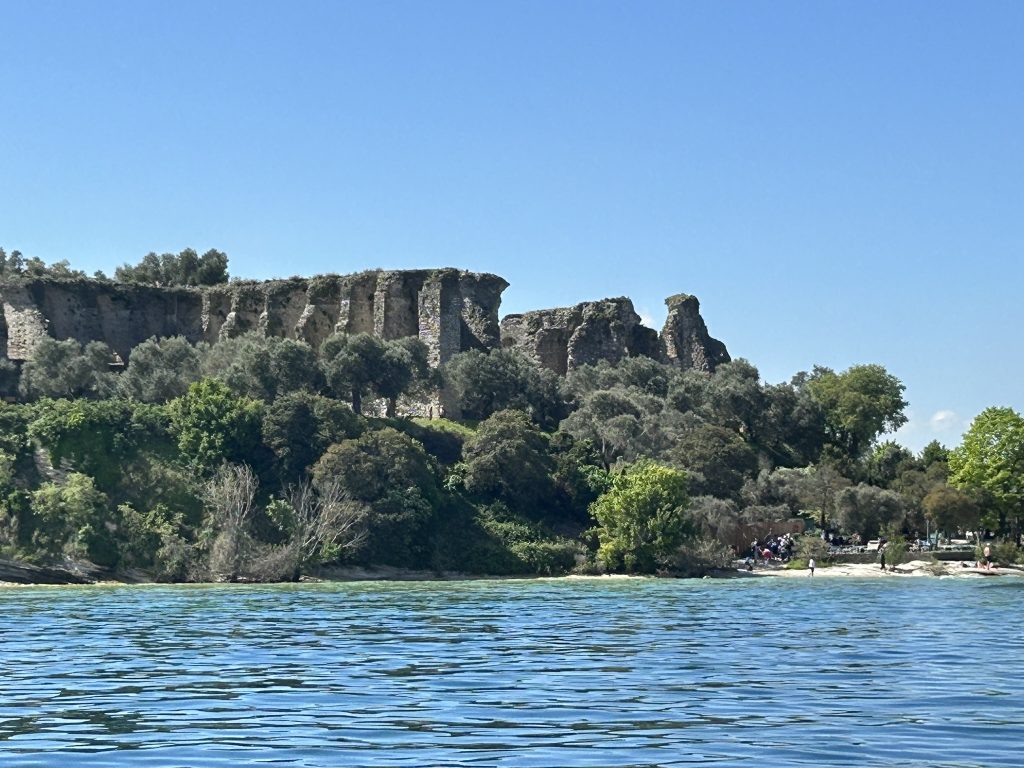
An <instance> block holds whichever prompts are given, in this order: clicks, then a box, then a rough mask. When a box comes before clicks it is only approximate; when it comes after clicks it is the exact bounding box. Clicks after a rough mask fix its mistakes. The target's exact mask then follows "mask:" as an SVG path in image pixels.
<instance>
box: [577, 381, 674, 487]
mask: <svg viewBox="0 0 1024 768" xmlns="http://www.w3.org/2000/svg"><path fill="white" fill-rule="evenodd" d="M662 407H663V403H662V401H660V400H658V399H657V398H655V397H652V396H650V395H646V394H644V393H642V392H639V391H636V390H627V389H622V388H615V389H601V390H597V391H595V392H591V393H589V394H587V395H586V396H585V397H584V399H583V401H582V402H581V403H580V406H579V408H577V409H576V410H575V411H573V412H572V413H571V414H570V415H569V417H568V418H567V419H565V421H563V422H562V425H561V429H562V430H564V431H565V432H568V433H569V434H570V435H572V436H573V437H575V438H576V439H577V440H589V441H591V442H592V443H593V445H594V447H595V448H596V449H597V451H598V453H599V454H600V456H601V461H602V462H604V467H605V469H606V470H607V469H610V468H611V465H612V464H613V463H614V462H615V461H617V460H619V459H624V460H625V461H634V460H636V459H638V458H639V457H640V456H643V455H648V456H650V455H652V454H656V453H658V452H659V451H660V449H661V448H662V447H663V446H662V444H661V441H660V439H659V438H660V437H661V436H662V435H661V432H660V430H659V428H658V426H659V425H658V417H659V415H660V414H661V410H662Z"/></svg>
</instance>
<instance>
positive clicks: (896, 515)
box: [836, 483, 903, 540]
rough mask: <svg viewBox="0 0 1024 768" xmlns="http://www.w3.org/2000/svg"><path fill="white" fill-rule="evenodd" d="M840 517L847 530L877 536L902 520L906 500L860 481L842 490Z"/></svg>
mask: <svg viewBox="0 0 1024 768" xmlns="http://www.w3.org/2000/svg"><path fill="white" fill-rule="evenodd" d="M836 517H837V518H838V521H839V525H840V526H841V527H842V528H843V529H844V530H845V531H847V532H850V533H853V532H856V533H859V534H860V535H861V536H863V537H864V539H865V540H868V539H874V538H877V537H878V534H879V533H880V532H881V530H882V529H883V528H885V527H888V526H891V525H894V524H897V525H898V524H901V523H902V521H903V501H902V499H901V498H900V495H899V494H898V493H895V492H893V491H887V490H884V489H882V488H878V487H876V486H874V485H866V484H865V483H859V484H858V485H855V486H852V487H849V488H844V489H843V490H841V491H840V492H839V495H838V496H837V498H836Z"/></svg>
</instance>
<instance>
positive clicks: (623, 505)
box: [590, 460, 693, 573]
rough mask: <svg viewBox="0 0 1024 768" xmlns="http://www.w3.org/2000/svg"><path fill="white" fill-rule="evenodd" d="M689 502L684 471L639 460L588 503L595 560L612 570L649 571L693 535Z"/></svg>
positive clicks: (652, 570) (654, 568) (660, 563)
mask: <svg viewBox="0 0 1024 768" xmlns="http://www.w3.org/2000/svg"><path fill="white" fill-rule="evenodd" d="M688 504H689V495H688V493H687V490H686V473H685V472H683V471H682V470H678V469H671V468H670V467H665V466H662V465H659V464H656V463H654V462H652V461H649V460H642V461H639V462H637V463H636V464H634V465H633V466H632V467H630V468H629V469H628V470H627V471H625V472H623V473H622V474H620V475H617V476H616V477H615V478H614V479H613V480H612V487H611V489H610V490H609V491H607V492H606V493H604V494H602V495H601V497H600V498H598V500H597V501H595V502H594V503H593V504H592V505H591V508H590V509H591V514H593V516H594V518H595V520H597V524H598V528H597V536H598V540H599V541H600V547H599V549H598V553H597V556H598V559H599V560H600V561H601V562H602V563H603V564H604V565H605V567H607V568H608V569H610V570H613V571H616V570H625V571H630V572H633V571H636V572H639V573H653V572H654V571H656V570H657V569H658V568H659V567H661V566H662V565H663V564H664V563H665V562H666V561H667V558H668V557H669V556H670V555H672V553H673V552H675V550H676V549H677V548H678V547H679V546H680V545H681V544H682V543H683V542H684V541H685V540H686V539H687V538H688V537H690V536H691V535H692V534H693V526H692V524H691V522H690V520H689V519H688V517H687V515H686V508H687V506H688Z"/></svg>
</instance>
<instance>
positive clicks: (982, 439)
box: [949, 408, 1024, 543]
mask: <svg viewBox="0 0 1024 768" xmlns="http://www.w3.org/2000/svg"><path fill="white" fill-rule="evenodd" d="M949 469H950V475H949V482H950V484H951V485H954V486H956V487H957V488H961V489H964V490H968V489H975V490H979V491H984V492H985V493H986V494H988V495H989V498H991V499H992V506H993V511H994V512H995V515H996V518H997V519H991V518H990V519H989V520H988V521H987V524H991V526H992V527H998V528H999V529H1000V530H1002V531H1007V530H1009V528H1011V527H1012V529H1013V534H1014V538H1015V539H1016V540H1017V541H1018V543H1019V541H1020V515H1021V505H1022V504H1024V418H1021V416H1020V414H1018V413H1017V412H1016V411H1015V410H1013V409H1012V408H986V409H985V410H984V411H982V412H981V413H980V414H978V416H977V417H976V418H975V419H974V421H973V422H971V426H970V427H969V428H968V430H967V432H966V433H965V434H964V439H963V442H962V443H961V444H960V446H959V447H958V448H955V449H953V451H952V452H950V454H949ZM1011 520H1012V521H1013V522H1012V525H1011V524H1010V521H1011Z"/></svg>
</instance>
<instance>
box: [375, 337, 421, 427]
mask: <svg viewBox="0 0 1024 768" xmlns="http://www.w3.org/2000/svg"><path fill="white" fill-rule="evenodd" d="M427 352H428V351H427V345H426V344H424V343H423V342H422V341H420V340H419V339H418V338H417V337H415V336H406V337H405V338H402V339H394V340H391V341H385V342H384V354H383V355H382V356H381V361H380V372H379V374H378V375H377V376H376V377H374V380H373V381H371V382H370V385H371V387H372V388H373V390H374V391H375V392H376V393H377V394H378V395H380V396H381V397H383V398H384V399H385V400H386V401H387V411H386V415H387V416H388V417H394V415H395V411H396V408H397V402H398V398H399V396H401V395H403V394H405V393H406V392H408V391H409V390H410V389H411V388H412V387H413V386H415V385H417V384H424V383H426V382H427V381H429V379H430V365H429V363H428V362H427Z"/></svg>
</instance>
